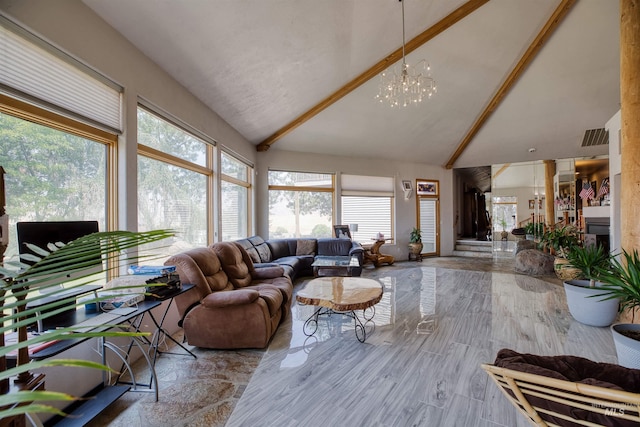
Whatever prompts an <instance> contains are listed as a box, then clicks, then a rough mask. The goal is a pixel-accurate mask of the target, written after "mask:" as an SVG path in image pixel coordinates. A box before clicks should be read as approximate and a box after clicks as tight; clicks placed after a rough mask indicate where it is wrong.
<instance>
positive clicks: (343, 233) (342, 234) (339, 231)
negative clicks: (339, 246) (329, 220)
mask: <svg viewBox="0 0 640 427" xmlns="http://www.w3.org/2000/svg"><path fill="white" fill-rule="evenodd" d="M333 232H334V233H335V234H336V237H337V238H338V239H349V240H351V231H349V226H348V225H334V226H333Z"/></svg>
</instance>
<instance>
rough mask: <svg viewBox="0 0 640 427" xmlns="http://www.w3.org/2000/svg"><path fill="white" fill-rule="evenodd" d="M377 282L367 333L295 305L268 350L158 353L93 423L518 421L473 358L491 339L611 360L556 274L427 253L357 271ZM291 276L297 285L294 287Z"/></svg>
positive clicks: (606, 335)
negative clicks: (571, 309) (306, 330)
mask: <svg viewBox="0 0 640 427" xmlns="http://www.w3.org/2000/svg"><path fill="white" fill-rule="evenodd" d="M363 276H364V277H368V278H373V279H376V280H379V281H380V282H381V283H382V285H383V286H384V295H383V298H382V301H381V302H380V303H379V304H378V305H376V314H375V317H374V322H375V329H374V330H373V329H372V328H371V326H372V325H371V324H369V328H370V329H369V332H368V335H367V340H366V342H364V343H360V342H358V341H357V339H356V337H355V334H354V329H353V320H351V319H349V318H348V317H346V316H340V315H333V316H331V317H326V318H324V319H321V320H320V322H319V329H318V331H317V332H316V334H315V335H313V336H312V337H307V336H305V335H304V334H303V332H302V329H303V323H304V321H305V320H306V319H307V318H308V317H309V316H310V315H311V313H312V312H313V309H314V308H313V307H310V306H303V305H300V304H295V303H294V305H293V307H292V315H291V316H290V317H289V318H288V319H287V320H286V321H285V322H284V323H283V324H282V325H281V326H280V328H279V330H278V332H277V333H276V335H275V337H274V339H273V340H272V342H271V343H270V345H269V348H268V349H267V350H243V351H214V350H201V349H196V350H195V351H196V353H197V355H198V359H197V360H194V359H192V358H190V357H185V356H176V355H162V357H161V358H160V359H159V361H158V363H157V366H156V367H157V370H158V376H159V378H160V381H159V385H160V401H159V402H157V403H156V402H154V401H153V398H152V396H151V395H149V394H141V393H127V394H126V395H125V396H124V397H123V398H121V399H120V400H119V401H118V402H116V403H115V404H113V405H112V406H111V407H110V408H109V409H108V410H107V411H106V412H105V413H104V414H103V415H101V416H100V417H99V418H98V419H96V420H95V421H94V422H93V423H92V424H91V425H92V426H103V425H113V426H123V427H124V426H127V427H132V426H158V427H165V426H224V425H226V426H229V427H231V426H233V427H236V426H275V425H278V426H327V425H330V426H342V425H345V426H346V425H367V426H480V427H490V426H509V427H512V426H516V427H518V426H525V425H528V424H526V423H525V420H524V419H523V417H521V416H520V415H518V414H517V413H516V411H515V409H513V408H512V407H511V406H510V404H509V403H508V402H507V401H506V399H505V398H504V396H502V394H501V392H500V391H499V390H498V389H497V387H496V386H495V384H493V383H492V382H490V380H489V378H488V377H487V375H486V374H485V373H484V371H482V370H481V369H480V367H479V365H480V364H481V363H485V362H491V361H492V360H493V359H494V357H495V355H496V353H497V352H498V350H499V349H501V348H505V347H507V348H512V349H514V350H517V351H520V352H532V353H536V354H544V355H556V354H574V355H579V356H584V357H588V358H590V359H592V360H596V361H603V362H613V363H615V362H616V358H615V350H614V349H613V342H612V339H611V335H610V332H609V330H608V328H594V327H589V326H585V325H582V324H580V323H577V322H575V321H574V320H573V319H572V318H571V316H570V315H569V313H568V310H567V307H566V303H565V298H564V291H563V290H562V287H561V285H560V282H559V281H558V280H557V279H555V278H553V277H544V278H534V277H528V276H523V275H518V274H514V272H513V261H512V258H510V259H509V258H504V259H502V258H500V259H496V258H494V259H469V258H446V257H442V258H430V259H425V260H424V261H423V262H422V263H418V262H411V263H409V262H403V263H396V264H395V265H394V266H390V267H381V268H378V269H373V268H367V269H365V272H364V273H363ZM303 282H304V281H301V282H300V283H297V284H296V290H298V289H301V288H302V287H303V286H304V283H303Z"/></svg>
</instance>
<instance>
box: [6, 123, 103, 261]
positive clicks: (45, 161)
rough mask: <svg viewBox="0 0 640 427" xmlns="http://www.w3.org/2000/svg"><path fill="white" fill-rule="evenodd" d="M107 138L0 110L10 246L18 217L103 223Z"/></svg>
mask: <svg viewBox="0 0 640 427" xmlns="http://www.w3.org/2000/svg"><path fill="white" fill-rule="evenodd" d="M108 149H109V145H108V144H103V143H100V142H96V141H93V140H90V139H87V138H81V137H79V136H75V135H72V134H70V133H67V132H62V131H59V130H56V129H52V128H50V127H47V126H43V125H40V124H36V123H33V122H31V121H26V120H22V119H19V118H16V117H13V116H10V115H7V114H2V113H0V159H1V161H0V166H2V167H3V168H4V170H5V173H6V174H5V189H6V211H7V215H8V216H9V247H8V249H7V252H6V253H5V257H7V258H8V257H12V256H15V255H16V254H17V251H18V249H17V245H16V227H15V224H16V222H18V221H72V220H97V221H98V222H99V227H100V230H103V231H104V230H106V228H107V186H108V184H107V176H108V167H109V165H108V163H107V159H108V158H109V156H108V155H107V152H108Z"/></svg>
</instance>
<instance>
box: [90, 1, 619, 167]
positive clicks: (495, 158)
mask: <svg viewBox="0 0 640 427" xmlns="http://www.w3.org/2000/svg"><path fill="white" fill-rule="evenodd" d="M83 1H84V3H85V4H87V5H88V6H89V7H91V8H92V9H93V10H94V11H95V12H96V13H98V14H99V15H100V16H101V17H102V18H103V19H104V20H105V21H107V22H108V23H109V24H110V25H112V26H113V27H114V28H115V29H116V30H118V31H119V32H120V33H122V34H123V35H124V37H126V38H127V39H129V40H130V41H131V42H132V43H133V44H134V45H136V46H137V47H138V48H139V49H140V50H141V51H142V52H144V54H146V55H147V56H148V57H150V58H151V59H152V60H153V61H155V62H156V63H157V64H158V65H159V66H160V67H162V68H163V69H164V70H166V71H167V72H168V73H169V74H170V75H172V76H173V77H174V78H175V79H176V80H177V81H179V82H180V83H181V84H182V85H183V86H185V87H186V88H187V89H188V90H190V91H191V92H192V93H193V94H195V95H196V96H197V97H198V98H200V99H201V100H202V101H203V102H204V103H205V104H207V105H208V106H209V107H210V108H211V109H212V110H214V111H216V112H217V113H218V114H219V115H220V116H221V117H222V118H223V119H224V120H226V121H227V122H228V123H229V124H231V125H232V126H233V127H234V128H235V129H236V130H238V131H239V132H240V133H241V134H242V135H244V137H245V138H246V139H247V140H249V141H250V142H251V143H253V144H255V145H256V146H258V144H260V143H261V142H263V141H265V140H267V139H268V138H269V137H270V136H272V135H274V134H275V133H276V132H278V131H279V130H280V129H282V128H285V127H286V126H287V125H288V124H290V123H291V122H293V121H295V120H296V119H297V118H299V117H300V116H301V115H304V114H305V112H307V111H308V110H310V109H312V108H313V107H314V106H316V105H317V104H318V103H320V102H321V101H322V100H324V99H326V98H327V97H329V96H331V95H332V94H333V93H335V92H336V91H339V90H340V89H341V88H342V87H343V86H344V85H345V84H347V83H349V82H350V81H352V80H353V79H354V78H356V77H357V76H358V75H360V74H361V73H363V72H365V71H366V70H368V69H369V68H370V67H372V66H373V65H374V64H376V63H378V62H379V61H381V60H383V59H384V58H386V57H387V56H388V55H389V54H391V53H392V52H393V51H394V50H396V49H398V48H399V47H401V45H402V15H401V4H400V3H399V2H398V1H397V0H323V1H318V0H295V1H294V0H233V1H232V0H188V1H175V0H135V1H131V0H83ZM472 1H473V0H472ZM404 3H405V13H406V39H407V41H409V40H411V39H412V38H413V37H415V36H416V35H418V34H420V33H422V32H423V31H425V30H427V29H429V28H430V27H432V26H433V25H434V24H436V23H438V22H439V21H441V20H443V19H446V17H447V16H448V15H449V14H451V13H452V12H454V11H455V10H456V9H457V8H459V7H461V6H464V5H465V4H466V1H464V0H404ZM479 3H484V1H482V0H481V1H480V2H479ZM569 3H572V2H569ZM560 4H561V0H517V1H515V0H490V1H488V2H486V4H481V5H479V7H478V8H477V9H476V10H474V11H473V12H472V13H470V14H469V15H468V16H466V17H464V18H463V19H461V20H460V21H458V22H455V23H454V24H453V25H451V26H450V27H449V28H447V29H445V30H444V31H442V32H440V33H439V34H437V35H436V36H435V37H433V38H431V39H430V40H429V41H427V42H426V43H425V44H423V45H422V46H420V47H419V48H417V49H416V50H415V51H414V52H412V53H410V54H409V55H408V57H407V62H408V63H410V64H414V63H416V62H417V61H418V60H420V59H423V58H424V59H426V60H427V61H428V62H429V63H430V64H431V68H432V72H433V76H434V78H435V79H436V82H437V85H438V93H437V95H435V97H434V98H433V99H431V100H429V101H428V102H426V103H423V104H421V105H419V106H418V107H408V108H402V109H398V108H390V107H389V106H387V105H383V104H380V103H378V102H376V100H375V99H374V97H375V95H376V94H377V92H378V78H377V77H374V78H372V79H371V80H369V81H367V82H365V83H364V84H362V85H361V86H359V87H357V88H356V89H354V90H353V91H351V92H350V93H348V94H347V95H346V96H344V97H341V98H339V99H338V100H337V102H335V103H333V104H331V105H330V106H328V107H327V108H326V109H324V110H322V111H320V112H319V113H317V114H315V115H312V116H311V117H310V118H309V119H308V120H306V121H304V122H303V123H302V124H300V125H299V126H297V127H295V128H293V129H292V130H291V131H290V132H288V133H286V134H285V135H284V136H282V137H280V138H278V139H276V140H275V142H274V143H273V144H272V145H271V147H270V148H269V149H270V150H290V151H300V152H307V153H330V154H336V155H341V156H354V157H373V158H388V159H397V160H406V161H412V162H420V163H427V164H436V165H443V166H444V165H448V166H449V167H451V166H452V167H455V168H461V167H473V166H486V165H491V164H496V163H508V162H518V161H531V160H540V159H556V158H566V157H585V156H592V155H599V154H603V153H606V152H607V148H606V146H596V147H581V142H582V138H583V135H584V132H585V130H587V129H594V128H601V127H603V126H604V124H605V122H606V121H607V120H608V119H609V118H610V117H611V116H612V115H613V114H615V112H616V111H618V109H619V108H620V104H619V103H620V90H619V81H620V78H619V74H620V73H619V68H620V66H619V56H620V54H619V10H618V2H617V1H613V0H611V1H604V0H577V1H576V2H575V5H573V6H572V7H569V8H568V13H567V14H566V16H564V17H563V18H562V19H559V20H558V21H559V25H558V26H557V28H556V29H555V30H554V31H553V32H552V34H550V36H549V37H548V39H547V40H546V41H545V42H544V45H543V46H542V48H541V49H540V50H539V52H537V53H536V54H535V55H532V57H531V62H530V64H529V65H528V66H526V67H524V68H523V71H522V73H521V74H520V76H519V77H518V78H517V79H515V80H514V82H513V85H511V86H510V88H509V90H507V91H505V92H504V96H503V98H501V99H500V102H497V103H496V106H495V108H494V109H492V111H491V114H488V115H487V117H486V120H484V121H482V123H481V124H482V126H480V127H478V130H477V132H474V133H470V131H471V130H472V128H473V127H474V124H476V123H479V122H478V120H479V118H481V115H482V114H483V112H485V111H487V106H489V105H490V103H491V100H492V99H493V98H494V96H495V95H496V94H497V93H499V89H500V87H501V86H502V85H503V84H504V82H505V81H507V80H508V78H509V75H510V73H512V71H513V70H514V68H516V67H517V66H518V64H519V63H520V62H521V60H522V58H523V56H524V55H525V53H526V52H527V50H528V49H529V47H530V45H531V44H532V42H533V41H534V40H536V37H537V36H538V35H539V33H540V32H541V31H542V29H543V28H544V27H545V25H546V24H547V21H548V20H549V18H550V17H551V16H552V15H553V13H554V11H555V10H556V8H557V7H558V6H559V5H560ZM186 119H187V120H188V118H186ZM466 136H470V138H468V139H469V144H468V145H467V147H466V149H465V150H463V151H462V152H461V154H459V155H454V153H456V150H457V149H458V147H459V146H460V144H461V143H462V142H463V141H464V140H465V137H466ZM222 142H224V141H222ZM529 148H536V150H535V151H533V152H530V151H531V150H529Z"/></svg>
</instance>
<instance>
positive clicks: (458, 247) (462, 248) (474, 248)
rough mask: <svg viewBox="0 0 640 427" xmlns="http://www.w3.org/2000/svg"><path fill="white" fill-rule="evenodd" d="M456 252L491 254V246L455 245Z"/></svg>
mask: <svg viewBox="0 0 640 427" xmlns="http://www.w3.org/2000/svg"><path fill="white" fill-rule="evenodd" d="M456 250H457V251H475V252H493V247H492V246H479V245H468V244H466V243H464V244H456Z"/></svg>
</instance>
